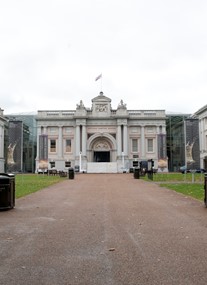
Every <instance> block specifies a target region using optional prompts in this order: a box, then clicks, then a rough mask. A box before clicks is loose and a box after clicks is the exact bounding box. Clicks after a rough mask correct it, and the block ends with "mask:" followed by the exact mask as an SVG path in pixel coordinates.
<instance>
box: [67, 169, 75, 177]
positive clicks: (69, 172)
mask: <svg viewBox="0 0 207 285" xmlns="http://www.w3.org/2000/svg"><path fill="white" fill-rule="evenodd" d="M68 178H69V179H74V169H73V168H72V167H70V168H68Z"/></svg>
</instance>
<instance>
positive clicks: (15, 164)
mask: <svg viewBox="0 0 207 285" xmlns="http://www.w3.org/2000/svg"><path fill="white" fill-rule="evenodd" d="M7 118H8V120H9V126H8V143H7V154H6V156H5V157H6V165H5V169H6V171H8V172H32V173H34V172H35V157H36V147H37V134H36V120H35V115H29V114H28V115H27V114H24V115H23V114H17V115H7Z"/></svg>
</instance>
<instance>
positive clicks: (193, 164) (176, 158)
mask: <svg viewBox="0 0 207 285" xmlns="http://www.w3.org/2000/svg"><path fill="white" fill-rule="evenodd" d="M166 133H167V157H168V169H169V171H172V172H175V171H179V169H180V167H181V166H184V165H186V166H187V168H188V169H197V168H200V150H199V129H198V119H195V118H192V117H191V115H190V114H173V115H171V114H167V118H166Z"/></svg>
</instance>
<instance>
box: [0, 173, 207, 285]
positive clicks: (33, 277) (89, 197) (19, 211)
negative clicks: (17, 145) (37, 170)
mask: <svg viewBox="0 0 207 285" xmlns="http://www.w3.org/2000/svg"><path fill="white" fill-rule="evenodd" d="M40 179H43V178H42V176H41V178H40ZM206 245H207V209H206V208H205V207H204V205H203V203H202V202H199V201H197V200H194V199H191V198H189V197H185V196H183V195H181V194H178V193H176V192H174V191H171V190H167V189H165V188H161V187H159V186H158V185H157V184H155V183H152V182H145V181H142V180H141V179H134V178H133V175H132V174H77V175H75V179H73V180H70V179H67V180H64V181H63V182H61V183H59V184H56V185H53V186H51V187H48V188H46V189H44V190H42V191H39V192H37V193H34V194H31V195H29V196H26V197H24V198H21V199H18V200H16V208H15V209H13V210H10V211H3V212H0V284H1V285H36V284H37V285H93V284H94V285H132V284H133V285H139V284H140V285H145V284H158V285H162V284H163V285H168V284H171V285H172V284H173V285H179V284H180V285H191V284H192V285H202V284H205V285H206V283H207V246H206Z"/></svg>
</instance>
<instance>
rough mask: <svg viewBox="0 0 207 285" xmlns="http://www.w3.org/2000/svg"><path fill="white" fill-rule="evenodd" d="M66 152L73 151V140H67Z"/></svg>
mask: <svg viewBox="0 0 207 285" xmlns="http://www.w3.org/2000/svg"><path fill="white" fill-rule="evenodd" d="M65 152H71V140H70V139H66V140H65Z"/></svg>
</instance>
